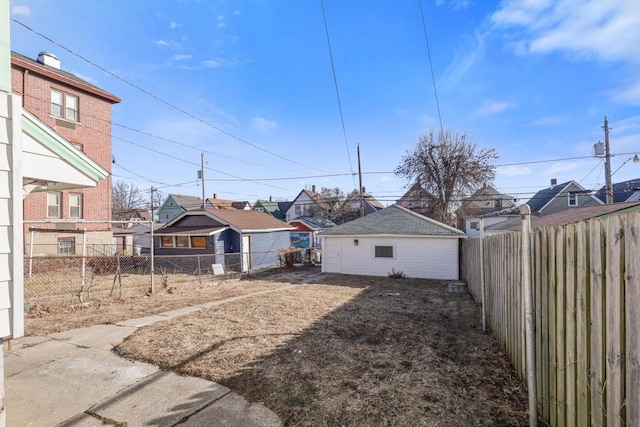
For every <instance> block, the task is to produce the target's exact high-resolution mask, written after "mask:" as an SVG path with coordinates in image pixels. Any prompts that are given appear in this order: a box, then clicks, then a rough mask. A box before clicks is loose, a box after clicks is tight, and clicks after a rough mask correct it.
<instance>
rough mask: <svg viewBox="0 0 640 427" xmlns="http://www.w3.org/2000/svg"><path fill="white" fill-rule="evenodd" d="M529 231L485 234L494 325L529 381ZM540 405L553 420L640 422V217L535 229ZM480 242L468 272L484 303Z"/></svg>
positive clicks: (469, 244)
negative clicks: (524, 251)
mask: <svg viewBox="0 0 640 427" xmlns="http://www.w3.org/2000/svg"><path fill="white" fill-rule="evenodd" d="M520 239H521V234H520V233H505V234H501V235H496V236H490V237H487V238H485V239H484V243H483V244H484V248H483V249H484V276H485V303H486V314H487V322H488V324H489V325H490V326H491V328H492V330H493V332H494V334H495V335H496V337H497V338H498V340H499V341H500V342H501V343H502V344H503V346H504V347H505V349H506V351H507V353H508V354H509V356H510V358H511V361H512V363H513V365H514V367H515V368H516V370H517V372H518V373H519V375H520V377H521V378H523V379H525V378H526V372H525V366H526V365H525V354H526V351H525V340H524V331H525V324H524V309H523V299H522V298H523V294H522V279H521V264H522V261H521V243H520ZM531 241H532V264H531V265H532V275H533V277H532V284H533V303H534V314H535V316H534V318H535V355H536V364H535V365H536V384H537V401H538V409H539V413H540V415H541V416H542V417H543V418H544V419H545V420H546V421H547V422H549V424H550V425H551V426H587V425H592V426H605V425H606V426H640V213H638V212H634V213H630V214H627V215H615V216H611V217H608V218H605V219H591V220H589V221H583V222H579V223H576V224H569V225H564V226H558V227H549V228H541V229H534V230H533V231H532V234H531ZM480 244H481V240H480V239H467V240H466V241H464V242H463V243H462V252H461V255H462V257H461V258H462V261H461V270H462V278H463V280H465V281H466V282H467V284H468V285H469V289H470V291H471V293H472V294H473V295H474V297H475V299H476V300H477V301H481V281H480V271H481V269H480Z"/></svg>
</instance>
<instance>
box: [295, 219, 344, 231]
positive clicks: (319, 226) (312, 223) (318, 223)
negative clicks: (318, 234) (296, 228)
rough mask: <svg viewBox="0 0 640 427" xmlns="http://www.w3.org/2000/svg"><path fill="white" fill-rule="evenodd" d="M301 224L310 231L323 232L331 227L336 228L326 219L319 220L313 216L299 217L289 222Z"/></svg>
mask: <svg viewBox="0 0 640 427" xmlns="http://www.w3.org/2000/svg"><path fill="white" fill-rule="evenodd" d="M296 221H297V222H301V223H303V224H304V225H306V226H307V227H309V228H310V229H312V230H324V229H327V228H331V227H336V224H335V223H334V222H333V221H331V220H329V219H326V218H319V217H313V216H301V217H298V218H296V219H294V220H292V221H291V222H296Z"/></svg>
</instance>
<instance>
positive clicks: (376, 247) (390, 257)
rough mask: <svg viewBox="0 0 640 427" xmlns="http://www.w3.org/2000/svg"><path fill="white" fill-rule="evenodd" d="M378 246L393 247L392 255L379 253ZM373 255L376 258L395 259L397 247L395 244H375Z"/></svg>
mask: <svg viewBox="0 0 640 427" xmlns="http://www.w3.org/2000/svg"><path fill="white" fill-rule="evenodd" d="M378 248H391V256H385V255H378V253H377V250H378ZM373 257H374V258H376V259H377V258H384V259H395V257H396V248H395V246H393V245H375V246H374V247H373Z"/></svg>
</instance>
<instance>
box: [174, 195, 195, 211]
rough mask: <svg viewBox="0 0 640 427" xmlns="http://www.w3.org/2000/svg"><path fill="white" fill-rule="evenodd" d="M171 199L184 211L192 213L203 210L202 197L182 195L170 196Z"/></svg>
mask: <svg viewBox="0 0 640 427" xmlns="http://www.w3.org/2000/svg"><path fill="white" fill-rule="evenodd" d="M169 197H171V198H172V199H173V200H174V201H175V202H176V203H177V204H178V206H180V207H181V208H182V209H184V210H187V211H192V210H197V209H200V208H202V199H201V198H200V197H195V196H183V195H182V194H169ZM167 199H168V197H167ZM165 203H166V202H165Z"/></svg>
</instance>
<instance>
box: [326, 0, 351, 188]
mask: <svg viewBox="0 0 640 427" xmlns="http://www.w3.org/2000/svg"><path fill="white" fill-rule="evenodd" d="M320 5H321V6H322V18H323V20H324V31H325V34H326V35H327V46H328V47H329V59H330V60H331V72H332V73H333V85H334V86H335V88H336V98H337V99H338V110H339V111H340V122H341V123H342V135H343V136H344V145H345V147H346V149H347V158H348V159H349V169H350V170H351V173H352V174H353V166H352V165H351V153H349V143H348V142H347V130H346V128H345V126H344V115H343V114H342V103H341V102H340V91H339V90H338V79H337V77H336V67H335V65H334V62H333V52H332V50H331V38H330V37H329V26H328V25H327V15H326V14H325V12H324V0H320ZM353 186H354V187H355V186H356V179H355V177H354V178H353Z"/></svg>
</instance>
